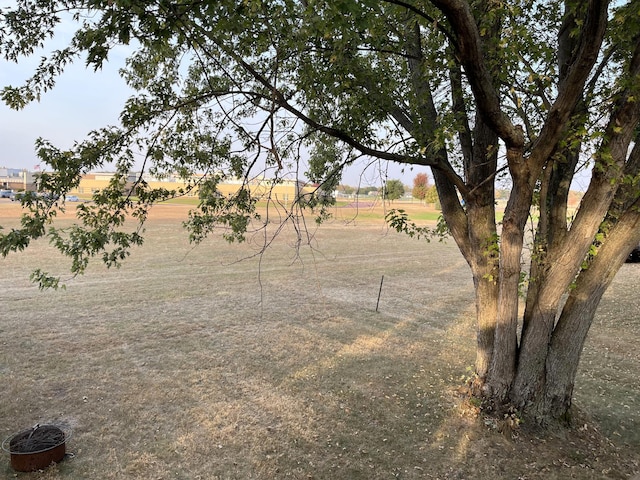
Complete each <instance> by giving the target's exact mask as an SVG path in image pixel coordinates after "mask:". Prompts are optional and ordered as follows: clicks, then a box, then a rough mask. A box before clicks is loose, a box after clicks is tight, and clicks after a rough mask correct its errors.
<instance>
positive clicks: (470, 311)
mask: <svg viewBox="0 0 640 480" xmlns="http://www.w3.org/2000/svg"><path fill="white" fill-rule="evenodd" d="M402 208H404V207H402ZM414 208H416V209H417V208H419V207H414ZM155 212H156V213H155V214H154V215H152V217H151V219H150V222H149V224H148V227H147V238H148V240H147V242H146V244H145V245H144V246H143V247H142V248H138V249H136V250H135V251H134V252H133V254H132V256H131V258H130V260H128V261H127V262H126V263H125V265H124V266H123V267H122V268H121V269H119V270H106V269H105V268H103V267H102V266H100V265H97V264H96V265H94V266H93V267H91V268H90V269H89V272H88V273H87V274H86V275H85V276H83V277H81V278H77V279H70V280H69V281H68V282H67V289H66V290H63V291H57V292H53V291H51V292H40V291H39V290H37V288H36V287H34V286H33V285H31V284H30V283H29V280H28V277H29V273H30V272H31V271H32V270H33V269H34V268H36V267H43V268H44V269H48V270H50V271H52V272H56V271H58V272H64V268H65V263H64V260H63V259H60V258H58V256H57V255H56V254H55V253H54V252H53V250H52V249H51V248H50V247H49V246H48V245H47V244H46V243H45V242H38V243H37V244H35V245H34V246H33V248H30V249H28V250H27V251H25V252H23V253H20V254H15V255H11V256H9V257H7V258H5V259H2V260H0V266H1V267H2V270H1V271H2V275H1V276H0V288H1V291H2V294H1V297H0V298H2V302H1V315H2V321H1V322H0V342H1V349H0V379H2V388H1V389H0V436H1V437H2V439H4V438H6V437H8V436H9V435H10V434H12V433H15V432H17V431H19V430H22V429H24V428H28V427H29V426H31V425H33V424H35V423H37V422H39V423H47V422H52V423H56V424H61V425H63V426H65V428H66V429H67V430H68V431H70V432H72V437H71V439H70V441H69V442H68V450H69V451H70V452H72V453H73V454H74V455H73V456H72V457H71V458H68V459H66V460H65V461H63V462H62V463H60V464H59V465H57V466H52V467H51V468H49V469H47V470H45V471H42V472H36V473H33V474H16V473H15V472H14V471H13V470H12V469H11V468H10V465H9V456H8V454H5V453H3V456H2V458H1V459H0V478H30V479H49V480H51V479H73V480H76V479H122V478H127V479H129V478H132V479H202V480H209V479H250V478H253V479H280V478H291V479H389V478H403V479H428V478H437V479H489V478H490V479H514V480H516V479H523V480H524V479H526V480H535V479H540V480H542V479H545V480H548V479H565V478H577V479H625V478H630V477H631V476H632V475H634V474H636V473H640V399H639V398H638V394H639V389H638V380H637V375H638V373H637V372H639V371H640V349H639V348H638V346H637V345H638V342H639V340H640V318H639V316H638V312H639V311H640V296H639V295H638V292H639V291H640V265H638V264H627V265H624V266H623V268H622V270H621V271H620V272H619V273H618V275H617V277H616V279H615V281H614V284H613V286H612V287H611V289H610V291H609V292H607V294H606V295H605V298H604V300H603V302H602V304H601V307H600V309H599V310H598V313H597V316H596V321H595V325H594V327H593V329H592V331H591V333H590V337H589V340H588V345H587V347H586V350H585V352H584V355H583V361H582V364H581V368H580V372H579V378H578V380H577V384H576V399H575V402H576V405H577V406H578V407H579V408H580V409H581V411H582V413H581V414H580V418H581V419H582V420H581V421H579V422H576V425H575V428H573V429H572V431H570V432H568V433H567V432H559V433H557V432H556V433H553V432H552V433H548V434H545V435H543V434H542V433H541V432H536V431H534V430H531V429H528V428H526V427H527V426H526V425H525V426H524V428H522V429H520V430H517V431H515V432H511V431H507V430H504V429H502V428H500V427H501V426H500V425H497V424H495V423H492V422H488V421H486V420H485V419H483V418H482V417H479V416H477V415H476V412H475V411H474V409H473V407H472V406H470V405H468V404H467V403H466V402H465V401H464V400H463V399H462V398H461V397H460V396H459V395H457V394H456V392H457V389H458V387H460V385H462V382H463V377H464V376H465V375H467V374H468V373H469V372H468V370H467V369H468V368H470V367H471V366H472V364H473V361H474V340H475V331H474V325H473V320H474V318H473V315H474V305H473V288H472V282H471V277H470V274H469V271H468V268H467V266H466V264H465V262H464V260H463V259H462V257H461V255H460V254H459V252H458V251H457V249H456V247H455V245H454V244H453V243H452V242H451V241H449V242H447V243H439V242H432V243H425V242H421V241H416V240H412V239H410V238H407V237H405V236H402V235H399V234H396V233H395V232H392V231H389V230H388V229H386V228H385V227H384V225H383V224H382V223H381V222H380V212H378V213H377V214H375V213H374V212H370V215H369V216H362V215H358V216H357V217H354V216H353V215H352V213H351V212H346V213H345V218H341V219H340V220H339V221H335V222H329V223H328V224H326V225H323V226H321V227H320V228H319V229H317V230H314V231H313V232H312V233H313V237H312V238H311V241H310V246H301V247H300V248H299V249H296V240H297V239H296V236H295V235H294V231H293V229H292V228H287V229H285V230H284V231H283V232H282V233H281V235H280V236H279V237H278V238H277V240H276V241H275V242H274V243H273V244H272V245H271V247H270V248H269V249H268V250H267V251H266V253H265V254H264V255H258V253H259V251H260V248H261V246H262V245H263V244H264V237H262V236H261V234H260V233H258V234H256V235H255V236H254V237H252V238H251V240H250V241H249V242H247V243H244V244H233V245H229V244H227V243H225V242H224V241H223V240H221V239H219V238H211V239H209V240H208V241H206V242H205V243H204V244H203V245H200V246H199V247H196V248H193V247H192V246H191V245H189V243H188V241H187V236H186V233H185V232H184V231H183V230H182V229H181V226H180V221H181V219H182V218H184V215H185V212H186V207H184V206H160V207H159V208H157V209H156V210H155ZM18 213H19V210H18V207H17V206H15V205H11V204H10V203H4V202H3V203H0V224H2V225H4V226H6V225H7V224H9V225H15V224H16V222H17V220H16V218H17V214H18ZM348 220H350V221H348ZM68 221H69V220H68V219H67V218H62V219H61V220H60V222H68ZM309 225H311V226H310V227H309V228H315V225H314V224H313V221H312V220H311V219H309ZM271 228H273V229H274V230H275V228H276V225H275V224H273V225H272V226H271ZM383 275H384V283H383V287H382V292H381V297H380V305H379V311H378V312H376V311H375V310H376V301H377V297H378V290H379V287H380V281H381V278H382V276H383Z"/></svg>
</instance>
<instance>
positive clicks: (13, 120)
mask: <svg viewBox="0 0 640 480" xmlns="http://www.w3.org/2000/svg"><path fill="white" fill-rule="evenodd" d="M125 55H126V51H125V50H124V49H121V50H118V51H115V52H112V54H110V57H109V63H108V64H107V65H106V66H105V67H104V68H103V70H101V71H98V72H94V71H93V70H92V69H87V68H85V66H84V63H83V61H82V60H80V61H79V62H77V63H75V64H72V65H70V66H68V67H67V70H66V71H65V72H64V73H63V74H62V76H61V77H59V79H58V81H57V82H56V85H55V87H54V88H53V89H52V90H50V91H48V92H46V93H45V94H43V96H42V97H41V99H40V101H39V102H34V103H32V104H29V105H27V106H26V107H25V108H24V109H23V110H20V111H15V110H12V109H10V108H9V107H7V106H6V105H5V104H4V103H2V102H0V145H1V146H2V148H1V149H0V167H7V168H20V169H23V168H25V169H28V170H33V169H34V167H35V166H37V165H39V159H38V157H37V156H36V153H35V147H34V142H35V141H36V139H37V138H39V137H42V138H44V139H46V140H49V141H50V142H52V143H53V144H54V145H55V146H57V147H59V148H69V147H71V146H72V145H73V143H74V141H82V140H83V139H84V138H85V137H86V135H87V134H88V133H89V132H90V131H91V130H94V129H97V128H100V127H104V126H107V125H116V124H118V116H119V113H120V110H121V108H122V105H124V102H125V101H126V99H127V98H128V97H129V96H130V95H131V94H132V90H130V89H129V87H127V85H126V84H125V82H124V80H123V79H122V78H121V77H120V76H119V74H118V70H119V69H120V68H121V67H122V66H123V65H124V61H125ZM38 61H39V57H38V56H36V57H35V58H28V59H23V60H20V62H19V64H14V63H8V62H6V61H4V60H1V59H0V88H2V87H4V86H7V85H12V86H20V85H22V83H23V82H24V80H26V79H27V78H29V77H30V75H31V74H32V72H33V71H34V69H35V67H36V66H37V64H38ZM369 161H370V159H369ZM366 164H367V161H366V160H363V161H362V162H360V163H358V164H356V165H354V166H353V167H350V168H349V169H348V170H347V171H346V173H345V175H344V176H343V182H342V183H345V184H349V185H354V186H355V185H362V186H370V185H380V184H381V178H384V177H385V176H386V177H387V178H388V179H400V180H402V181H403V183H404V184H406V185H408V186H412V185H413V179H414V178H415V176H416V175H417V174H418V173H428V172H429V169H428V168H426V167H422V168H420V167H416V168H413V169H411V168H410V167H405V168H404V169H403V166H400V165H397V164H393V163H390V162H386V161H382V162H376V163H374V164H373V165H371V166H370V167H369V168H367V169H366V170H365V171H364V172H363V169H364V168H365V166H366ZM42 168H45V165H42Z"/></svg>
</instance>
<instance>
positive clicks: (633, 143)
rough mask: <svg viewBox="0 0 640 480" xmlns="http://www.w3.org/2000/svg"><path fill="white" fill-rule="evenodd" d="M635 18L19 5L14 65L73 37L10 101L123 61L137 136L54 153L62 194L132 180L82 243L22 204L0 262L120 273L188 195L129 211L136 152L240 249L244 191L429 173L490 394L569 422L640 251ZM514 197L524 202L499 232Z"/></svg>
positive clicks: (537, 9) (580, 3)
mask: <svg viewBox="0 0 640 480" xmlns="http://www.w3.org/2000/svg"><path fill="white" fill-rule="evenodd" d="M639 17H640V3H639V2H638V1H637V0H628V1H620V2H615V3H610V2H608V1H605V0H565V1H564V2H547V1H542V0H509V1H503V2H494V1H489V0H486V1H485V0H480V1H474V2H468V1H466V0H431V1H426V0H412V1H405V0H383V1H374V0H358V1H354V0H348V1H321V0H317V1H316V0H303V1H293V0H245V1H243V2H237V1H228V0H220V1H216V2H203V1H192V0H175V1H170V0H155V1H136V0H85V1H82V0H75V1H69V0H58V1H54V0H42V1H38V2H33V1H27V0H24V1H16V2H14V4H13V6H11V7H8V8H4V9H3V10H2V13H1V14H0V51H1V52H2V54H3V56H4V57H5V58H6V59H9V60H13V61H19V60H20V59H21V58H23V57H24V56H27V55H31V54H34V53H36V52H39V49H40V48H41V47H42V46H43V45H45V43H46V40H47V39H48V38H49V37H51V36H52V35H55V34H56V26H57V25H59V24H60V22H62V21H65V22H74V24H75V25H76V27H77V31H76V33H75V35H74V36H73V38H72V40H71V41H70V43H69V45H68V46H67V47H66V48H62V49H59V50H56V51H53V52H51V53H50V54H49V55H47V56H45V57H44V58H43V60H42V62H41V64H40V66H39V67H38V68H37V69H36V71H35V72H34V76H33V77H32V78H31V79H30V80H28V81H27V82H26V84H25V85H21V86H12V87H6V88H5V89H4V90H3V91H2V99H3V100H4V101H5V102H6V103H7V104H8V105H10V106H11V107H13V108H18V109H19V108H22V107H24V106H25V105H26V104H27V103H28V102H31V101H34V100H37V99H38V98H40V96H41V95H44V94H45V93H46V91H47V90H49V89H50V88H53V87H54V84H55V79H56V77H57V75H59V74H60V73H61V72H62V71H63V70H64V67H65V66H66V65H67V64H69V63H70V62H74V61H83V62H85V63H86V65H87V66H88V67H89V68H93V69H100V68H101V67H102V66H103V64H104V63H105V62H107V61H108V59H109V53H110V51H111V50H112V49H113V48H115V47H116V46H117V45H123V44H124V45H129V46H130V48H131V49H132V53H131V55H130V56H129V58H128V60H127V64H126V67H125V68H124V69H123V71H122V76H123V77H124V78H125V80H126V81H127V83H128V84H129V85H130V86H131V87H132V88H133V89H134V90H135V91H136V92H137V93H136V94H135V95H134V96H132V97H131V98H130V99H129V100H128V101H127V102H126V104H125V105H124V106H123V110H122V114H121V116H120V125H117V126H109V127H105V128H104V129H101V130H97V131H94V132H91V134H90V135H89V136H88V138H87V139H85V140H83V141H80V142H79V143H77V145H76V146H75V147H74V148H72V149H70V150H68V151H61V150H59V149H58V148H56V147H55V146H54V145H52V144H51V143H49V142H47V141H46V140H40V141H39V142H38V144H37V149H38V155H39V156H40V158H41V159H42V161H43V162H44V163H46V164H48V165H50V167H51V169H52V172H53V173H51V174H43V175H42V178H41V183H42V187H43V188H44V189H45V190H47V191H50V192H53V193H55V194H60V195H63V194H64V193H65V192H66V191H68V190H69V189H70V188H71V187H73V186H74V185H77V183H78V181H79V178H80V175H81V174H82V173H84V172H87V171H89V170H91V169H95V168H97V167H100V166H101V165H104V164H105V163H106V162H113V163H114V164H115V165H116V167H117V175H116V176H115V177H114V180H113V182H112V184H111V186H110V188H108V189H105V190H103V191H101V192H98V193H96V195H95V196H94V201H95V203H94V204H93V205H87V206H83V207H82V208H80V209H79V210H78V212H79V223H78V225H76V226H75V227H73V228H71V229H69V230H65V231H61V230H58V229H56V228H54V227H47V220H48V219H49V218H50V217H51V216H52V215H54V212H55V208H56V205H55V204H52V203H51V202H46V201H44V200H42V199H37V198H31V197H27V198H26V199H25V202H26V204H27V206H28V207H29V208H30V213H29V214H26V215H25V217H24V219H23V225H22V228H20V229H14V230H12V231H10V232H8V233H4V234H2V236H1V237H0V251H1V252H2V254H3V255H6V254H7V253H9V252H10V251H14V250H19V249H23V248H25V247H26V246H27V245H28V243H29V241H30V240H31V239H34V238H37V237H40V236H45V235H47V236H49V237H50V239H51V240H52V242H53V243H54V244H55V245H56V246H57V247H58V248H59V249H60V250H61V251H62V252H63V253H65V254H67V255H69V256H71V257H72V259H73V267H72V268H73V271H74V272H76V273H79V272H82V270H83V269H84V267H85V266H86V263H87V261H88V260H89V259H90V258H91V257H93V256H95V255H101V256H102V258H103V260H104V261H105V262H106V263H107V264H109V265H112V264H118V263H119V262H120V261H121V260H122V259H123V258H125V257H126V255H127V251H128V248H129V247H130V246H131V245H134V244H138V243H140V242H142V237H141V234H140V230H138V229H136V230H135V231H133V232H131V231H125V230H123V224H124V219H125V216H126V214H131V215H133V216H134V217H135V218H137V219H139V220H140V221H141V222H143V221H144V219H145V217H146V213H147V209H148V207H149V205H151V204H153V203H154V202H156V201H158V200H162V199H165V198H167V197H170V196H173V195H176V194H180V192H174V191H169V190H166V189H152V188H150V187H149V186H148V184H147V183H146V182H145V177H144V176H143V175H142V174H140V175H139V177H138V179H137V181H136V185H135V186H136V190H135V191H136V195H137V196H136V197H135V198H134V197H131V196H125V195H122V184H123V182H124V179H125V178H126V175H127V174H128V172H129V171H130V170H131V169H132V167H133V166H134V165H135V164H136V157H137V156H138V155H142V156H143V159H144V160H143V162H142V166H141V169H142V171H143V172H147V173H151V174H153V175H155V176H160V177H161V176H163V175H166V174H168V173H172V174H175V173H177V174H179V175H181V176H182V178H184V179H185V181H186V182H187V187H186V188H187V189H189V188H192V187H195V185H197V186H198V188H199V191H200V197H201V202H200V205H199V207H198V208H197V209H194V211H193V212H192V213H191V215H190V218H189V219H188V222H187V227H188V228H189V231H190V235H191V238H192V239H193V240H194V241H198V240H200V239H202V238H203V237H204V236H206V235H207V234H209V233H211V232H212V231H213V230H214V229H216V228H217V227H219V226H223V227H226V228H228V229H231V232H232V234H231V236H230V237H231V238H237V239H241V238H242V234H243V232H244V231H245V230H246V229H247V228H248V227H249V226H250V225H251V224H252V223H251V222H256V221H258V220H259V219H258V218H257V217H256V213H255V199H253V198H252V197H251V195H250V191H249V189H248V188H242V189H240V190H239V191H238V193H237V194H236V195H234V196H232V197H230V198H227V197H224V198H222V197H220V196H219V195H216V185H217V184H218V183H219V182H220V181H222V180H224V179H225V178H227V177H230V176H231V177H237V178H241V179H244V181H245V184H247V183H248V181H249V180H250V179H251V178H252V176H254V175H257V174H259V173H260V172H262V171H264V169H268V170H269V171H270V172H271V174H272V175H273V177H274V178H275V179H276V180H277V179H278V178H283V177H284V176H285V175H288V174H290V173H292V172H293V173H294V174H298V175H299V176H302V175H306V176H307V177H308V178H310V179H312V180H313V181H314V182H317V183H319V184H321V185H325V186H326V187H331V188H325V190H326V191H332V190H333V189H334V188H333V187H334V186H337V185H338V184H339V180H340V173H341V171H342V169H343V168H344V167H345V165H348V164H350V163H351V162H353V161H354V160H355V159H356V158H359V157H361V156H365V157H367V158H372V159H382V160H389V161H394V162H398V163H401V164H405V165H424V166H430V167H431V169H432V174H433V178H434V181H435V185H436V187H437V190H438V195H439V198H440V203H441V206H442V214H443V217H444V219H445V221H446V223H447V225H448V228H449V231H450V233H451V235H452V236H453V238H454V239H455V241H456V243H457V245H458V246H459V248H460V250H461V252H462V254H463V255H464V257H465V259H466V260H467V262H468V264H469V267H470V269H471V274H472V276H473V279H474V282H475V285H476V303H477V312H478V313H477V315H478V319H477V328H478V349H477V350H478V356H477V360H476V379H475V382H474V388H475V391H476V392H477V394H478V395H480V396H481V397H482V398H483V399H485V400H486V402H487V405H488V406H489V407H490V408H497V409H499V408H501V407H502V406H504V405H514V406H515V407H516V408H523V409H525V410H527V411H528V412H529V413H531V414H532V415H533V416H536V418H539V419H543V420H544V419H548V418H558V417H562V416H563V415H565V414H566V412H567V411H568V409H569V407H570V406H571V394H572V390H573V380H574V378H575V371H576V369H577V365H578V361H579V356H580V351H581V350H582V345H583V343H584V339H585V338H586V334H587V332H588V329H589V325H590V323H591V320H592V319H593V312H594V311H595V306H596V305H597V303H598V301H599V299H600V297H601V295H602V292H603V291H604V290H605V289H606V287H607V286H608V284H609V283H610V281H611V279H612V278H613V275H614V274H615V272H616V271H617V269H618V268H620V266H621V265H622V263H623V262H624V259H625V258H626V256H627V254H628V252H629V251H630V250H631V248H632V247H633V245H635V244H637V243H638V241H639V240H640V228H639V211H638V206H639V200H638V198H639V190H640V189H639V188H638V180H639V175H638V171H639V168H640V145H639V144H638V142H637V140H638V135H639V134H640V129H638V119H639V118H640V102H638V101H637V100H638V94H639V92H638V90H639V89H640V80H639V78H640V77H639V74H640V18H639ZM305 159H308V162H307V163H304V162H303V160H305ZM584 171H590V172H591V174H590V175H591V182H590V184H589V187H588V189H587V190H586V192H585V194H584V197H583V198H582V201H581V205H580V208H579V209H578V210H577V211H576V212H575V214H573V215H571V214H570V212H569V211H568V209H567V198H568V193H569V189H570V187H571V183H572V180H573V179H574V177H575V175H576V174H577V173H578V172H584ZM497 182H503V183H507V184H508V185H509V187H510V188H511V193H510V197H509V200H508V203H507V207H506V210H505V212H504V218H503V220H502V222H501V223H500V224H499V223H498V222H497V220H496V212H495V188H496V184H497ZM319 198H322V196H320V197H319ZM320 203H321V200H320ZM313 206H317V205H313ZM58 207H59V205H58ZM294 208H295V207H294ZM533 208H536V209H537V210H538V215H537V218H538V221H537V225H536V229H535V230H536V231H535V240H534V246H533V249H532V251H533V252H534V253H533V255H531V256H530V258H524V257H523V254H524V253H525V252H524V250H523V243H524V239H525V230H526V225H527V221H528V219H529V216H530V214H531V212H532V209H533ZM294 217H295V216H291V217H290V218H294ZM390 220H391V222H392V224H393V225H394V226H396V228H398V229H399V230H402V231H407V232H412V233H420V234H423V233H428V232H427V231H426V230H424V229H422V227H418V226H416V225H413V224H411V222H410V221H408V219H406V218H404V217H402V216H398V215H395V216H394V213H393V212H392V213H391V214H390ZM524 262H527V263H528V266H527V267H526V268H523V267H522V264H523V263H524ZM523 270H525V271H526V272H527V273H528V279H529V281H528V288H527V290H526V301H525V302H524V303H525V309H524V310H525V311H524V314H523V315H522V316H521V315H520V313H519V300H518V298H519V296H518V294H519V292H521V290H522V285H521V279H522V271H523ZM37 277H38V279H39V280H41V281H42V282H44V283H45V284H47V283H49V284H51V283H55V279H52V278H51V277H48V276H47V275H46V274H45V273H43V272H40V275H37ZM565 295H568V300H566V302H565V301H564V299H565V298H566V297H565ZM558 312H559V313H558ZM520 331H522V333H519V332H520Z"/></svg>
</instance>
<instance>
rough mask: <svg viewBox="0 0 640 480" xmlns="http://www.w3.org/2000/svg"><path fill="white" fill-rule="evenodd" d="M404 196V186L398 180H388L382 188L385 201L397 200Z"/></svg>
mask: <svg viewBox="0 0 640 480" xmlns="http://www.w3.org/2000/svg"><path fill="white" fill-rule="evenodd" d="M403 195H404V185H403V184H402V181H400V180H388V181H387V183H386V184H385V186H384V198H385V199H387V200H391V201H394V200H397V199H399V198H401V197H402V196H403Z"/></svg>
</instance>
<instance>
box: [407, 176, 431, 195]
mask: <svg viewBox="0 0 640 480" xmlns="http://www.w3.org/2000/svg"><path fill="white" fill-rule="evenodd" d="M428 189H429V177H427V174H426V173H419V174H417V175H416V176H415V178H414V179H413V190H412V191H411V195H412V196H413V198H417V199H418V200H424V197H425V196H426V194H427V190H428Z"/></svg>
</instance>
